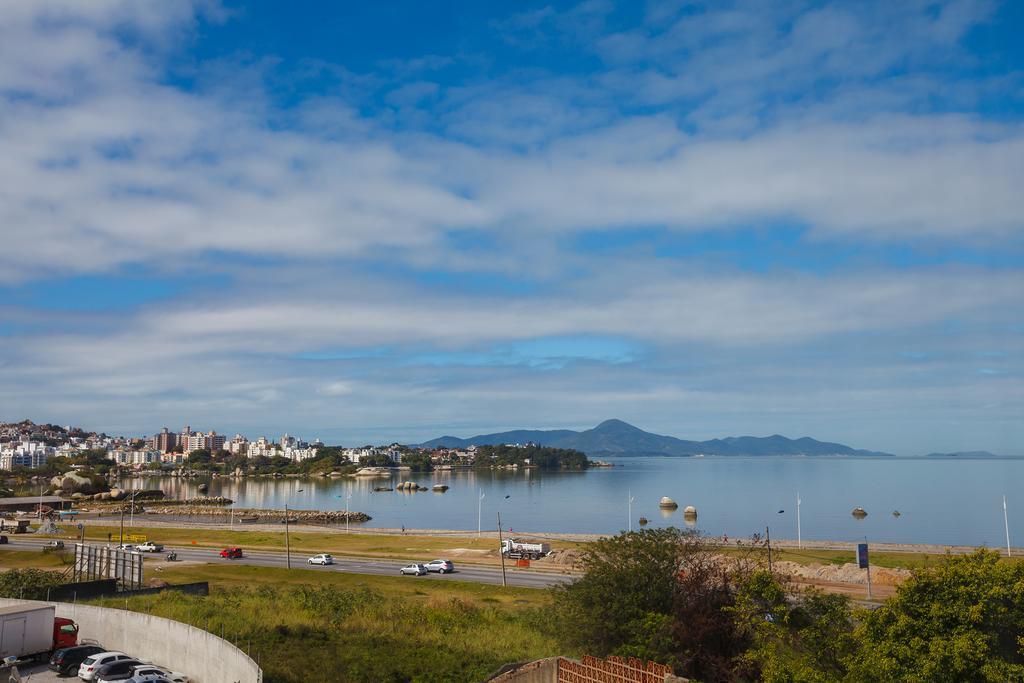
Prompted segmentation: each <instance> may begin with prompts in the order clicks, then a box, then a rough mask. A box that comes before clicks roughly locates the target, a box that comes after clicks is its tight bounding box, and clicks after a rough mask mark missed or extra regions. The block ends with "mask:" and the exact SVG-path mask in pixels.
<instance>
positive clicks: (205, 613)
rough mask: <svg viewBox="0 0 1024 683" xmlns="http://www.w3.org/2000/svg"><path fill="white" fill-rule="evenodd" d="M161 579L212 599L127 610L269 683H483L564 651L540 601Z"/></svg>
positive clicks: (450, 592)
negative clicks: (200, 586)
mask: <svg viewBox="0 0 1024 683" xmlns="http://www.w3.org/2000/svg"><path fill="white" fill-rule="evenodd" d="M160 576H161V578H163V579H166V580H168V581H171V582H172V583H181V582H186V581H209V582H210V583H211V595H210V596H209V597H206V598H203V597H194V596H185V595H180V594H175V593H171V592H166V593H162V594H160V595H156V596H144V597H136V598H131V599H129V601H128V607H129V608H130V609H132V610H136V611H140V612H147V613H150V614H156V615H159V616H164V617H168V618H171V619H176V620H178V621H184V622H189V623H191V624H194V625H196V626H199V627H200V628H203V629H206V630H209V631H210V632H212V633H215V634H217V635H223V637H224V638H226V639H228V640H230V641H232V642H234V643H235V644H236V645H237V646H238V647H240V648H241V649H243V650H246V651H249V652H250V653H251V655H252V656H253V658H254V659H258V661H259V662H260V665H261V666H262V667H263V669H264V672H265V676H266V678H265V680H266V681H267V682H268V683H291V682H293V681H294V682H299V681H312V680H323V681H327V680H330V681H479V680H483V679H485V678H486V677H487V675H488V674H490V673H491V672H493V671H494V670H496V669H497V668H499V667H500V666H501V665H502V664H505V663H507V662H511V661H521V660H529V659H537V658H540V657H546V656H550V655H553V654H557V653H559V651H560V648H559V647H558V644H557V642H555V640H554V638H553V637H552V636H551V635H550V634H549V633H548V632H547V631H546V629H545V623H546V616H545V609H546V608H547V606H548V605H549V597H548V593H547V592H546V591H540V590H533V589H527V588H501V587H498V586H485V585H481V584H474V583H464V582H458V581H423V580H417V579H416V578H413V577H390V576H362V575H356V574H344V573H330V574H328V573H322V572H313V571H308V570H292V571H288V570H285V569H273V568H267V567H249V566H243V565H232V566H209V565H191V566H182V567H175V568H172V569H167V570H164V571H162V572H161V573H160ZM98 604H105V605H107V606H111V607H120V608H124V606H125V602H124V601H123V600H109V601H99V602H98Z"/></svg>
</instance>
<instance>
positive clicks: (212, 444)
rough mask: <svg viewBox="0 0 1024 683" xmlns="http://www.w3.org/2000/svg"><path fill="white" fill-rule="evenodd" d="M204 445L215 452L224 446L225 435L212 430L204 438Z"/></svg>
mask: <svg viewBox="0 0 1024 683" xmlns="http://www.w3.org/2000/svg"><path fill="white" fill-rule="evenodd" d="M203 447H204V448H205V449H206V450H208V451H210V452H211V453H214V452H216V451H219V450H222V449H223V448H224V435H223V434H218V433H217V432H214V431H211V432H210V433H209V434H207V435H206V436H205V437H204V438H203Z"/></svg>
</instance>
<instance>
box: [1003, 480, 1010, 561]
mask: <svg viewBox="0 0 1024 683" xmlns="http://www.w3.org/2000/svg"><path fill="white" fill-rule="evenodd" d="M1003 528H1004V529H1006V556H1007V557H1009V556H1010V519H1009V518H1008V517H1007V516H1006V494H1005V493H1004V494H1003Z"/></svg>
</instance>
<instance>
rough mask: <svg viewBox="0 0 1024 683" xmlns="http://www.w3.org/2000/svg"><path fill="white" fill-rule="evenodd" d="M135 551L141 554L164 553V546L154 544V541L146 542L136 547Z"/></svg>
mask: <svg viewBox="0 0 1024 683" xmlns="http://www.w3.org/2000/svg"><path fill="white" fill-rule="evenodd" d="M135 549H136V550H138V551H139V552H140V553H162V552H163V551H164V546H163V544H161V543H154V542H153V541H146V542H145V543H140V544H139V545H137V546H135Z"/></svg>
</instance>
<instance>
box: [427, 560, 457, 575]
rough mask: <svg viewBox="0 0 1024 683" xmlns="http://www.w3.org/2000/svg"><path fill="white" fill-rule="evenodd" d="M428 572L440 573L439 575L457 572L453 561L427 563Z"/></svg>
mask: <svg viewBox="0 0 1024 683" xmlns="http://www.w3.org/2000/svg"><path fill="white" fill-rule="evenodd" d="M427 571H428V572H438V573H439V574H451V573H452V572H453V571H455V565H454V564H453V563H452V561H451V560H431V561H430V562H427Z"/></svg>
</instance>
